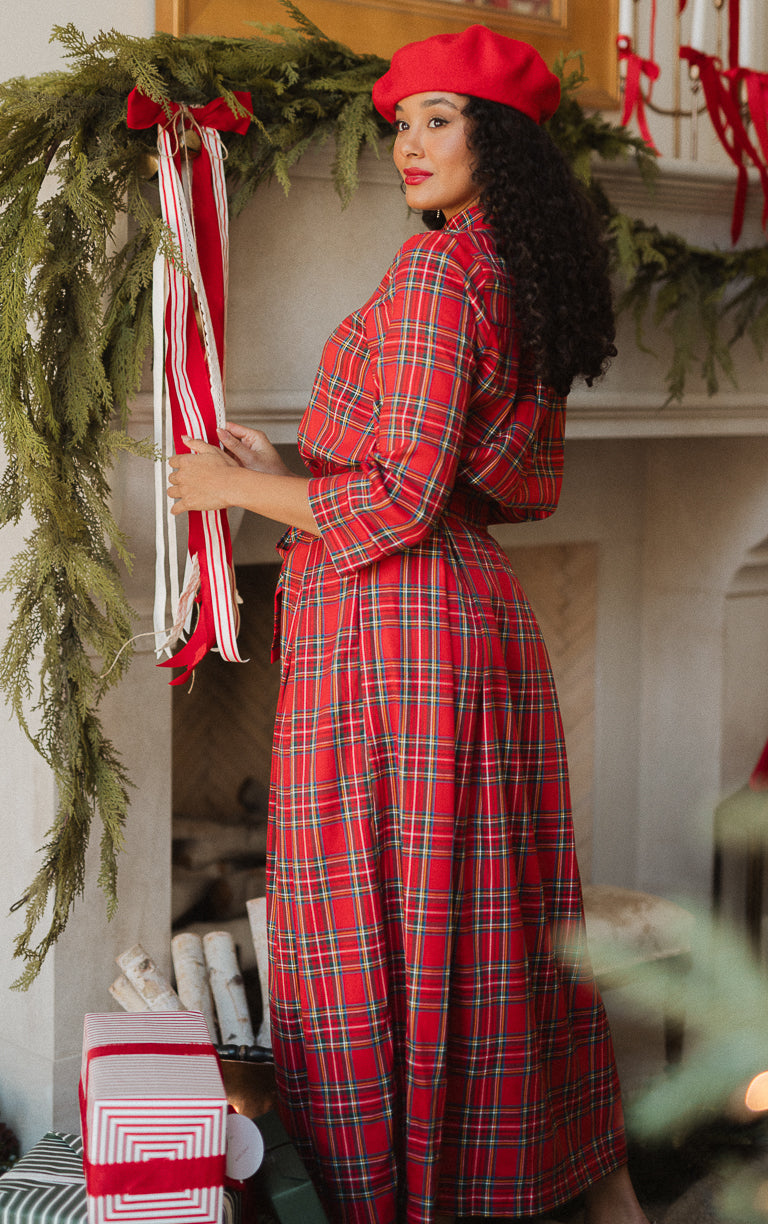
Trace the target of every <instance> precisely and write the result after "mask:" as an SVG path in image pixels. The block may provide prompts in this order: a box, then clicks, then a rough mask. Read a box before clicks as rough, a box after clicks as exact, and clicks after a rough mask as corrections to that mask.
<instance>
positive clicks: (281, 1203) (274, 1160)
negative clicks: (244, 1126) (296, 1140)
mask: <svg viewBox="0 0 768 1224" xmlns="http://www.w3.org/2000/svg"><path fill="white" fill-rule="evenodd" d="M255 1122H256V1125H257V1126H258V1128H259V1130H260V1131H261V1135H262V1138H263V1140H264V1161H263V1164H262V1166H261V1168H260V1169H259V1171H258V1173H257V1174H256V1176H255V1177H254V1179H253V1181H254V1189H255V1192H256V1200H257V1204H261V1206H262V1214H263V1215H267V1216H271V1217H273V1218H274V1219H277V1220H279V1221H280V1224H328V1219H327V1216H326V1214H325V1212H324V1210H323V1208H322V1205H321V1203H320V1199H319V1198H318V1197H317V1191H316V1190H315V1188H314V1186H313V1185H312V1182H311V1181H310V1180H309V1177H308V1175H307V1170H306V1169H305V1167H304V1165H303V1164H302V1161H301V1159H300V1158H299V1154H298V1152H297V1151H296V1149H295V1147H294V1146H293V1144H292V1143H291V1140H290V1138H289V1136H288V1135H287V1133H286V1131H285V1128H284V1127H283V1124H282V1122H281V1121H280V1119H279V1117H278V1116H277V1114H276V1113H274V1111H270V1112H269V1113H266V1114H262V1115H261V1117H258V1118H256V1119H255Z"/></svg>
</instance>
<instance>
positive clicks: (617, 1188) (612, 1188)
mask: <svg viewBox="0 0 768 1224" xmlns="http://www.w3.org/2000/svg"><path fill="white" fill-rule="evenodd" d="M584 1203H585V1211H584V1224H651V1222H650V1220H649V1219H648V1217H647V1215H646V1214H645V1212H644V1211H643V1209H642V1207H641V1206H640V1204H639V1203H638V1201H637V1198H636V1196H635V1191H634V1189H633V1186H632V1182H631V1181H630V1178H629V1170H628V1169H627V1166H626V1165H624V1166H622V1168H620V1169H616V1171H615V1172H613V1173H609V1174H608V1175H607V1176H606V1177H603V1178H601V1180H600V1181H597V1182H595V1183H594V1184H593V1185H591V1186H590V1187H589V1189H588V1190H586V1191H585V1193H584Z"/></svg>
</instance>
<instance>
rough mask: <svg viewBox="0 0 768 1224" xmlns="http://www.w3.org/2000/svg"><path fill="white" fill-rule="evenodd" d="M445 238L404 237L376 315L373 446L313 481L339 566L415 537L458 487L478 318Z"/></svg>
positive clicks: (315, 504)
mask: <svg viewBox="0 0 768 1224" xmlns="http://www.w3.org/2000/svg"><path fill="white" fill-rule="evenodd" d="M440 237H441V236H440V235H438V234H433V235H424V236H422V240H421V241H418V240H417V241H416V242H415V243H411V244H406V246H405V247H404V248H403V249H402V251H401V252H400V255H399V256H398V259H397V260H396V262H395V265H394V267H393V269H392V277H391V281H390V287H389V290H388V293H387V296H386V299H385V301H384V302H383V303H382V308H381V310H380V311H378V312H372V313H371V316H370V320H371V321H370V323H369V326H370V327H371V328H372V330H373V334H372V335H371V336H370V345H371V349H372V354H373V356H374V359H375V361H376V374H377V380H378V392H379V401H380V406H379V419H378V433H377V440H376V445H375V446H374V448H373V450H372V452H371V454H370V455H369V456H368V457H367V458H366V459H365V461H364V463H363V464H362V466H361V468H360V469H359V470H357V471H354V472H344V473H341V474H338V475H331V476H318V477H315V478H313V479H311V480H310V483H309V497H310V503H311V505H312V510H313V512H314V515H315V519H316V521H317V524H318V527H319V529H320V532H321V535H322V537H323V540H324V542H325V544H326V546H327V548H328V550H329V553H330V555H331V559H332V561H333V564H334V566H335V567H336V569H337V570H338V572H339V573H351V572H353V571H354V570H357V569H361V568H363V567H364V566H366V565H369V564H370V563H371V562H373V561H376V560H378V558H380V557H382V556H386V555H387V554H390V553H394V552H398V551H400V550H402V549H405V548H408V547H409V546H411V545H413V544H416V543H417V542H418V541H419V540H420V539H422V538H423V537H424V536H425V535H427V534H428V532H429V531H430V530H431V528H432V526H433V524H434V523H435V521H436V519H437V518H438V517H439V515H440V513H441V511H442V509H443V508H444V506H445V504H446V502H447V500H448V498H449V496H450V493H451V490H452V488H453V484H454V481H455V477H456V469H457V464H458V458H459V453H460V450H461V443H462V438H463V434H464V428H465V421H466V413H467V406H468V403H469V398H470V392H471V387H472V382H473V371H474V365H475V335H476V327H477V321H476V303H475V301H474V296H473V294H472V292H471V288H470V286H469V285H468V283H467V274H466V272H465V270H464V267H463V265H462V263H461V261H460V260H459V259H458V258H457V257H456V255H455V253H454V248H453V245H452V244H450V243H449V244H446V243H445V241H444V240H443V241H442V242H440V241H439V239H440ZM430 239H431V241H430ZM435 240H437V241H435Z"/></svg>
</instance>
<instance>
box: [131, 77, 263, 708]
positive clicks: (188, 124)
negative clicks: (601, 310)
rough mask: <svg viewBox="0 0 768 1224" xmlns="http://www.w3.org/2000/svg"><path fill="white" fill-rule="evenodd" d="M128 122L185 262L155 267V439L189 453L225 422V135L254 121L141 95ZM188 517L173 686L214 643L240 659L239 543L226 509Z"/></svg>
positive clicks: (159, 609)
mask: <svg viewBox="0 0 768 1224" xmlns="http://www.w3.org/2000/svg"><path fill="white" fill-rule="evenodd" d="M235 97H236V98H237V101H238V103H239V104H240V105H241V106H242V107H243V108H244V110H247V111H248V112H249V114H250V113H252V107H251V98H250V94H247V93H236V94H235ZM127 124H128V127H129V128H148V127H152V126H154V125H155V124H156V125H157V129H158V134H157V142H158V153H159V166H158V176H159V185H160V201H161V207H162V211H163V218H164V220H165V222H166V224H167V225H168V227H169V229H170V230H171V232H172V234H173V237H174V240H175V243H176V245H177V246H178V249H179V252H180V255H181V265H182V266H181V267H179V265H178V263H177V262H174V261H172V260H166V259H164V258H163V256H162V255H160V254H159V255H158V257H157V258H156V262H155V290H154V303H155V308H154V324H155V402H156V416H155V432H156V441H159V442H160V444H161V449H162V440H163V433H164V432H165V437H166V439H167V441H168V444H170V443H171V437H172V439H173V446H174V449H175V450H176V452H180V451H182V450H184V449H185V448H184V445H183V443H182V441H181V438H182V435H184V434H187V435H189V436H190V437H193V438H199V439H201V440H203V441H206V442H210V443H212V444H213V445H218V436H217V433H216V430H217V427H219V426H222V425H224V423H225V412H224V380H223V371H224V328H225V318H226V298H227V279H228V264H229V233H228V228H229V216H228V207H227V196H226V184H225V180H224V171H223V160H224V156H225V153H224V148H223V145H222V142H221V139H220V137H219V134H218V133H219V131H229V132H240V133H243V132H245V131H247V129H248V126H249V124H250V118H249V117H248V115H240V114H236V113H235V112H234V111H233V110H232V109H231V108H230V106H229V105H228V103H227V102H226V100H225V99H224V98H216V99H215V100H214V101H212V102H209V103H208V104H207V105H206V106H191V107H186V106H181V105H179V104H178V103H175V102H171V103H168V104H166V106H165V107H163V106H160V105H159V104H158V103H156V102H153V101H152V99H151V98H148V97H147V96H146V94H143V93H141V92H140V91H139V90H137V89H134V90H132V91H131V93H130V94H129V96H128V112H127ZM191 129H194V130H195V131H196V132H197V134H198V136H199V138H200V144H201V148H200V152H199V155H198V156H197V157H195V159H194V161H190V159H189V158H188V157H186V156H185V157H182V154H183V152H184V148H183V144H184V140H185V133H186V132H189V131H190V130H191ZM190 168H191V172H190ZM184 183H186V193H185V187H184ZM187 196H188V200H187ZM198 316H199V324H198ZM163 336H164V339H165V345H163ZM163 349H165V352H164V353H163ZM163 368H164V373H165V389H166V392H167V397H168V404H169V408H170V422H169V424H168V426H167V427H166V428H165V431H164V428H163V419H162V418H163V413H162V407H161V406H162V400H163V381H162V379H163ZM158 404H159V405H160V407H159V406H158ZM163 485H164V480H163V471H161V470H159V471H158V477H157V480H156V491H157V494H158V497H159V498H160V499H163V501H162V504H163V506H164V507H167V506H168V502H167V499H166V498H165V490H164V488H163V487H162V486H163ZM164 517H166V515H164V514H163V513H162V512H161V511H158V531H157V541H158V564H157V568H156V586H157V591H158V594H156V602H155V630H156V633H158V635H159V636H165V635H164V634H163V633H161V629H162V625H163V622H164V617H165V570H164V565H165V563H164V537H163V529H162V520H163V518H164ZM188 518H189V543H188V565H187V575H186V576H185V584H184V585H185V591H184V593H183V595H182V597H181V600H180V601H178V610H177V609H176V608H174V613H175V622H174V629H173V630H172V632H171V635H170V637H168V638H167V639H166V640H165V641H164V642H163V643H162V644H161V645H160V647H159V650H163V649H165V650H170V648H171V647H172V646H173V645H174V644H175V642H176V641H178V640H179V638H181V637H182V635H183V623H184V621H185V619H186V616H185V608H186V606H187V605H188V604H191V602H192V599H193V597H194V601H195V602H196V604H197V607H198V616H197V624H196V625H195V628H194V631H193V633H192V636H191V637H190V638H189V640H188V641H187V642H186V644H185V645H184V646H183V647H182V649H181V650H179V651H178V652H177V653H176V654H175V655H174V656H173V657H172V658H170V659H165V660H163V662H162V663H161V664H160V666H161V667H183V668H184V669H185V670H184V672H183V674H182V675H180V676H177V677H176V678H175V679H174V680H172V681H171V683H172V684H181V683H182V682H183V681H184V680H186V678H187V677H188V676H189V675H190V674H191V672H192V671H193V670H194V668H195V667H196V666H197V664H198V663H199V662H200V660H201V659H202V658H203V656H204V655H205V654H206V653H207V652H208V651H209V650H210V649H211V647H212V646H213V644H214V642H215V643H216V644H217V646H218V649H219V651H220V652H221V654H222V657H223V658H225V659H227V660H228V661H230V662H241V659H240V655H239V653H238V650H237V640H236V639H237V627H238V618H237V613H236V608H235V598H236V597H235V593H234V572H233V568H232V543H231V539H230V534H229V527H228V523H227V516H226V512H224V511H202V512H201V511H192V512H190V514H189V516H188ZM170 522H171V520H170V519H169V524H170ZM171 541H173V543H171ZM169 551H170V553H171V558H172V562H173V559H174V555H175V536H174V535H173V531H172V530H171V527H170V525H169ZM190 563H191V564H190ZM177 586H178V580H177V575H175V574H174V573H173V565H172V583H171V594H172V600H173V602H174V603H176V602H177V601H176V600H175V599H174V595H175V588H176V587H177Z"/></svg>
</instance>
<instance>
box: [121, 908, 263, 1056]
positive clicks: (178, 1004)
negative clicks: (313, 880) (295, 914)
mask: <svg viewBox="0 0 768 1224" xmlns="http://www.w3.org/2000/svg"><path fill="white" fill-rule="evenodd" d="M246 906H247V918H246V922H247V924H248V927H249V932H250V944H251V952H252V956H253V959H254V962H255V965H256V973H257V976H258V986H259V990H258V1013H255V1012H254V1008H253V996H252V995H251V997H250V998H249V992H248V990H247V989H246V982H245V980H244V975H243V973H242V971H241V965H240V957H239V955H238V947H237V945H236V943H235V940H234V937H233V934H232V932H231V931H229V930H206V931H205V932H204V933H203V934H201V933H200V932H198V931H193V930H187V931H179V932H177V933H176V934H175V935H174V936H173V938H172V940H171V959H172V962H173V969H174V975H175V979H176V984H175V988H174V986H173V984H172V982H171V981H170V980H169V978H168V977H166V975H165V974H164V973H163V972H162V971H161V970H160V969H159V968H158V965H157V963H156V962H155V961H154V960H153V958H152V957H151V956H150V955H149V954H148V953H147V952H146V950H145V949H144V948H143V947H142V946H141V944H135V945H134V946H133V947H131V948H128V949H126V951H125V952H122V953H121V954H120V956H118V957H117V964H118V966H119V968H120V970H121V973H120V975H119V976H118V977H117V978H116V979H115V981H114V982H113V983H112V985H111V986H110V988H109V992H110V994H111V995H112V997H113V999H114V1000H115V1002H117V1003H119V1004H120V1006H121V1007H122V1008H124V1009H125V1010H126V1011H199V1012H202V1014H203V1016H204V1017H205V1020H206V1023H207V1025H208V1032H209V1033H210V1035H211V1040H212V1041H213V1042H214V1044H216V1045H220V1046H236V1047H248V1048H256V1047H259V1048H261V1049H269V1048H270V1046H271V1039H270V1032H269V1011H268V1008H267V1006H266V1005H265V1001H266V999H267V938H266V899H265V898H264V897H253V898H250V899H249V900H248V901H247V903H246ZM254 1014H257V1015H258V1017H259V1020H260V1023H259V1025H258V1029H257V1030H256V1028H255V1025H254V1021H253V1016H254Z"/></svg>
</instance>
